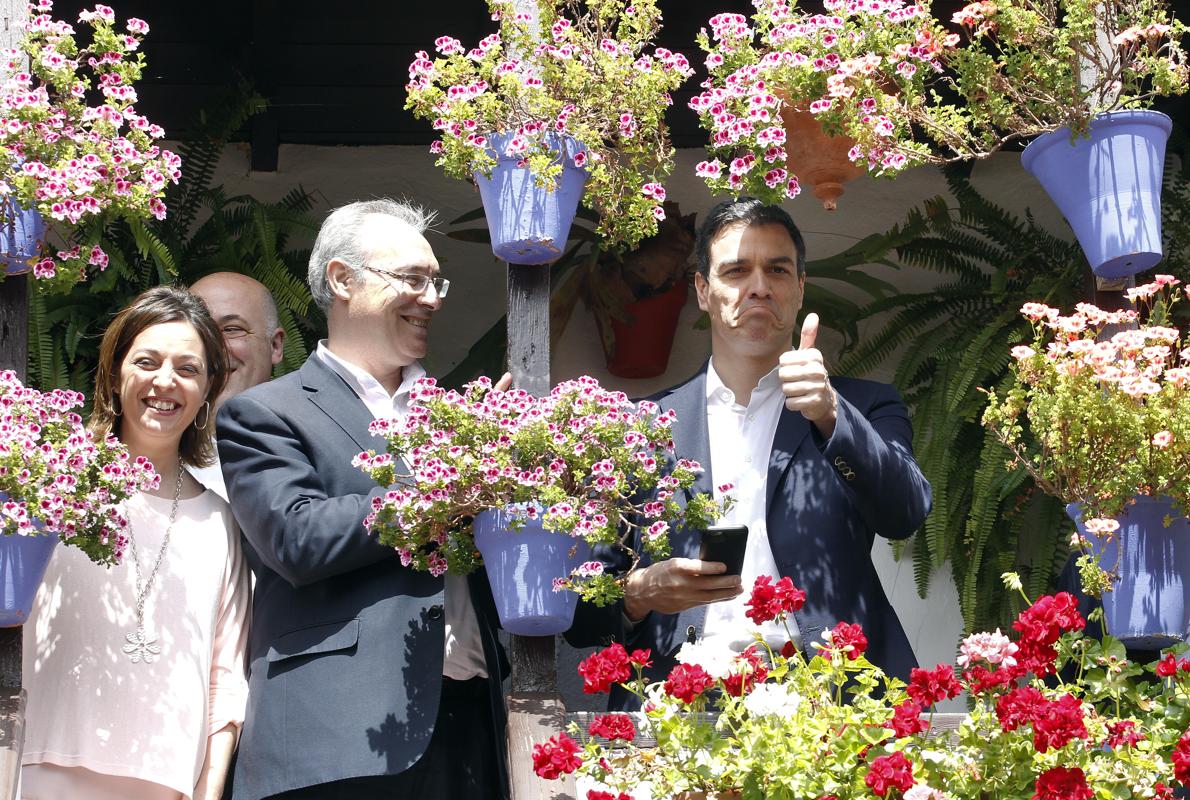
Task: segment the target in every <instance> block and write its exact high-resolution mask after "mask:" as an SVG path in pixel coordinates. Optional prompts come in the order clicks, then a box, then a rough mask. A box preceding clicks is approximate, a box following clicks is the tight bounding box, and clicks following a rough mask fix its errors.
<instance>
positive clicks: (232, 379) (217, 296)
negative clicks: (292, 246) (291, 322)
mask: <svg viewBox="0 0 1190 800" xmlns="http://www.w3.org/2000/svg"><path fill="white" fill-rule="evenodd" d="M190 292H191V293H192V294H196V295H198V296H199V297H201V298H202V300H203V302H205V303H206V304H207V308H208V309H209V310H210V312H211V316H212V317H214V319H215V323H216V324H217V325H218V326H219V330H221V331H222V332H223V341H224V343H225V344H226V345H227V356H228V363H229V365H230V366H231V374H230V375H229V376H228V378H227V384H226V385H225V386H224V387H223V391H222V393H220V395H219V397H218V398H216V400H215V408H214V411H218V410H219V406H221V405H223V403H225V402H227V400H228V399H230V398H232V397H235V396H236V395H237V394H239V393H240V392H242V391H244V390H245V389H247V388H250V387H252V386H255V385H256V384H258V383H264V382H265V381H267V380H268V379H269V378H271V377H272V375H273V367H275V366H276V365H277V364H280V363H281V357H282V355H283V354H284V350H285V329H284V328H282V327H281V323H280V320H279V319H278V316H277V304H276V303H275V302H274V301H273V296H272V294H270V293H269V290H268V288H266V287H265V285H264V284H263V283H261V282H260V281H258V280H256V279H255V278H249V277H248V276H247V275H241V274H240V273H238V272H215V273H212V274H210V275H207V276H205V277H203V278H199V279H198V280H197V281H195V282H194V283H193V284H191V285H190Z"/></svg>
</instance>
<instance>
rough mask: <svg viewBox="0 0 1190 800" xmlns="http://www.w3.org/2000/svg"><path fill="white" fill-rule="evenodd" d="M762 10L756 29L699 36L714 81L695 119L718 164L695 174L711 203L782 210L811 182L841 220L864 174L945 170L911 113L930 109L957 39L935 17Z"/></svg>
mask: <svg viewBox="0 0 1190 800" xmlns="http://www.w3.org/2000/svg"><path fill="white" fill-rule="evenodd" d="M754 5H755V6H756V14H755V15H753V17H752V24H749V22H748V20H747V19H746V18H745V17H744V16H743V15H742V14H735V13H725V14H717V15H715V16H714V17H712V18H711V20H710V26H711V30H710V33H709V34H708V33H707V31H706V30H705V29H704V30H703V31H702V32H700V33H699V35H698V44H699V46H700V47H701V48H702V50H703V51H704V52H705V53H706V66H707V72H708V74H709V77H708V79H707V81H706V83H704V84H703V87H704V90H705V91H703V92H702V93H701V94H698V95H696V96H695V97H694V98H692V99H691V100H690V107H691V108H692V109H693V110H694V111H695V112H697V113H698V115H699V119H700V121H701V123H702V126H703V128H705V129H706V130H707V132H708V134H709V135H710V142H709V144H708V145H707V150H708V152H709V153H710V155H711V158H709V159H708V160H706V161H703V162H701V163H699V164H698V166H697V168H696V173H697V174H698V175H699V176H700V177H702V178H703V179H704V180H706V182H707V185H708V186H709V187H710V188H711V190H712V191H715V192H731V193H732V194H750V195H754V196H756V197H760V198H761V199H763V200H764V201H765V202H768V203H772V204H779V203H781V202H782V201H784V200H785V199H787V198H792V197H796V196H797V195H798V194H799V193H800V191H801V183H802V182H807V183H810V184H811V185H814V186H815V190H814V191H815V194H816V196H818V197H819V199H820V200H822V201H823V205H824V206H825V207H827V208H828V209H833V208H834V206H835V202H836V200H837V198H838V197H839V195H841V194H842V192H843V188H842V185H841V184H842V183H843V182H844V181H846V180H849V179H850V178H853V177H855V176H856V175H859V174H862V173H863V172H864V171H866V172H868V173H869V174H872V175H886V176H894V175H896V174H898V173H899V172H901V171H902V170H904V169H906V168H908V167H911V166H914V165H916V164H919V163H923V162H925V161H935V160H937V159H936V157H935V156H934V154H933V153H932V152H931V150H930V149H929V146H928V144H927V143H926V142H922V141H918V140H917V139H918V138H919V137H917V134H916V133H915V132H914V130H913V129H912V126H911V120H910V118H909V115H908V109H912V108H915V107H917V106H919V105H922V104H923V103H925V102H926V98H927V95H928V92H929V88H930V86H931V85H933V84H934V83H936V82H937V81H938V80H939V79H938V75H939V73H941V71H942V68H943V65H944V63H945V61H944V59H945V57H946V54H947V53H948V52H949V51H950V50H951V49H953V47H954V46H955V45H956V44H957V42H958V36H957V35H956V34H953V33H948V32H947V31H945V30H944V29H943V28H942V26H941V25H940V24H939V23H938V22H937V21H936V20H935V19H934V18H933V17H931V16H930V14H929V12H928V10H927V6H923V5H921V4H909V3H905V2H902V1H901V0H882V1H881V2H877V3H860V2H850V1H849V0H825V2H824V3H823V6H824V8H825V10H826V13H825V14H818V13H811V12H810V11H806V10H802V9H800V8H798V7H797V6H796V5H795V4H793V3H789V2H787V0H755V2H754ZM783 123H784V124H783ZM795 148H798V149H800V153H799V152H798V151H797V150H795ZM795 156H797V157H795ZM799 158H800V160H799Z"/></svg>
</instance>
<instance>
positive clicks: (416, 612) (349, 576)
mask: <svg viewBox="0 0 1190 800" xmlns="http://www.w3.org/2000/svg"><path fill="white" fill-rule="evenodd" d="M431 219H432V215H430V214H428V213H427V212H425V211H424V210H423V209H421V208H419V207H417V206H414V205H411V204H409V203H397V202H394V201H391V200H376V201H369V202H363V203H353V204H351V205H349V206H345V207H343V208H340V209H337V210H336V211H334V212H332V213H331V215H330V216H329V217H328V218H327V220H326V221H325V222H324V223H323V225H322V229H321V230H320V231H319V233H318V237H317V239H316V241H315V243H314V248H313V250H312V252H311V254H310V271H309V278H308V279H309V284H310V291H311V293H312V295H313V297H314V301H315V302H316V303H318V305H319V306H320V307H321V308H322V309H324V310H325V311H326V316H327V329H328V334H327V338H326V339H325V340H323V341H322V342H320V343H319V345H318V349H317V351H316V352H314V353H313V354H311V356H310V358H309V359H308V360H307V361H306V363H305V364H304V365H303V366H302V367H301V369H299V370H298V371H297V372H294V373H291V374H289V375H286V376H284V377H282V378H278V379H277V380H275V381H270V382H268V383H265V384H261V385H260V386H256V387H254V388H252V389H248V390H247V391H245V392H243V393H242V394H240V395H237V396H236V397H234V398H232V399H231V400H230V401H229V402H228V403H227V404H226V405H225V406H224V407H223V409H222V410H221V411H220V412H219V416H218V419H217V431H218V438H219V454H220V456H221V458H222V460H223V471H224V476H225V478H226V480H227V488H228V493H229V495H230V500H231V507H232V510H233V511H234V512H235V515H236V519H237V520H238V522H239V524H240V528H241V529H242V530H243V532H244V538H245V542H246V547H245V551H246V553H247V556H248V559H249V563H250V564H251V566H252V570H253V573H254V574H255V576H256V595H255V599H254V603H253V614H252V627H251V633H250V637H249V660H250V665H249V694H248V711H247V715H246V717H245V722H244V730H243V733H242V735H241V738H240V746H239V755H238V760H237V764H236V768H235V772H234V783H233V789H232V797H233V800H258V798H264V797H271V798H278V799H280V798H284V799H285V800H297V799H298V798H304V799H306V800H309V799H311V798H320V799H325V798H352V800H368V799H369V798H419V799H420V798H429V799H431V800H432V799H433V798H441V799H442V800H453V798H461V797H466V798H480V799H481V800H483V799H485V798H490V799H491V800H505V798H507V797H508V781H507V776H506V774H505V769H506V767H505V755H504V749H505V748H504V742H505V738H504V737H505V733H504V700H503V697H502V695H501V681H502V677H503V675H504V674H506V672H507V661H506V660H505V658H504V654H503V652H502V650H501V649H500V645H499V643H498V641H497V639H496V622H495V620H496V613H495V607H494V604H493V602H492V597H491V591H490V590H489V589H488V586H487V580H486V578H485V577H484V576H483V575H481V574H480V575H471V576H469V578H465V577H459V576H444V577H434V576H431V575H429V574H426V573H422V572H414V571H412V570H411V569H408V568H407V567H404V566H402V565H401V561H400V558H399V557H398V556H397V554H396V553H395V552H394V551H393V550H392V549H391V548H386V547H382V546H381V545H379V544H378V543H377V542H376V540H375V537H373V536H371V535H370V534H369V533H368V532H367V531H366V530H365V528H364V526H363V519H364V517H365V516H367V515H368V514H369V513H371V510H372V502H373V501H374V500H375V499H377V498H379V497H381V496H382V495H383V494H384V493H385V492H386V491H387V487H377V486H375V485H374V484H373V483H372V481H371V479H370V478H368V477H367V476H366V475H365V474H364V473H363V472H361V471H360V470H359V469H357V468H355V467H353V466H352V463H351V462H352V459H353V457H354V456H355V455H356V454H358V453H359V452H360V451H363V450H368V449H381V448H383V446H384V442H383V440H381V439H377V438H373V437H372V436H371V435H370V433H369V430H368V426H369V425H370V424H371V423H372V421H373V420H375V419H378V418H381V417H393V416H397V417H399V416H401V415H403V414H406V413H408V410H409V396H410V390H411V389H412V388H413V384H414V382H415V381H416V380H417V379H418V378H420V377H421V376H423V375H424V374H425V371H424V370H423V369H422V367H421V365H420V364H419V363H418V361H419V359H421V358H422V357H423V356H425V354H426V350H427V345H428V340H429V331H430V323H431V320H432V319H433V317H434V315H435V313H436V312H437V311H438V309H439V308H441V306H442V301H443V298H444V297H445V296H446V294H447V291H448V290H449V288H450V284H449V282H448V281H447V280H446V279H445V278H443V277H441V275H439V268H438V260H437V258H436V257H435V256H434V251H433V250H432V249H431V247H430V244H429V242H427V241H426V239H425V236H424V235H423V233H424V231H425V230H426V228H427V227H428V225H429V223H430V221H431ZM508 382H509V378H508V377H507V376H506V377H505V378H504V379H502V382H501V384H500V386H501V387H506V386H507V384H508Z"/></svg>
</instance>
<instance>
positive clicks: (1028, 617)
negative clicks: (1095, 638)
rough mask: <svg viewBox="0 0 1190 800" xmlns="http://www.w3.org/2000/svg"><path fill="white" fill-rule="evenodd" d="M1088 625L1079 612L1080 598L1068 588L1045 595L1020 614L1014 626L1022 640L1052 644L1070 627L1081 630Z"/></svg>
mask: <svg viewBox="0 0 1190 800" xmlns="http://www.w3.org/2000/svg"><path fill="white" fill-rule="evenodd" d="M1086 626H1087V623H1086V620H1084V619H1083V616H1082V614H1080V613H1078V600H1076V599H1075V598H1074V595H1072V594H1070V593H1068V592H1058V593H1057V594H1055V595H1044V596H1042V597H1039V598H1037V602H1036V603H1034V604H1033V605H1031V606H1029V607H1028V608H1026V609H1025V610H1024V611H1022V612H1021V614H1020V616H1019V617H1017V619H1016V622H1014V623H1012V627H1013V628H1014V629H1015V630H1017V631H1019V632H1020V634H1021V640H1022V642H1037V643H1041V644H1047V645H1049V644H1053V643H1054V642H1056V641H1058V637H1059V636H1061V635H1062V634H1063V633H1065V632H1067V631H1081V630H1082V629H1083V628H1085V627H1086Z"/></svg>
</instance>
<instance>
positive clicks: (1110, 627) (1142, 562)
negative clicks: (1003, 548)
mask: <svg viewBox="0 0 1190 800" xmlns="http://www.w3.org/2000/svg"><path fill="white" fill-rule="evenodd" d="M1133 501H1134V502H1133V503H1132V504H1130V505H1129V506H1128V508H1127V509H1126V510H1125V512H1124V513H1123V514H1121V515H1120V516H1119V517H1117V518H1116V519H1117V521H1118V522H1119V523H1120V529H1119V530H1118V531H1116V534H1115V538H1113V539H1112V540H1111V541H1110V542H1107V543H1106V544H1105V543H1104V542H1102V541H1100V540H1099V538H1098V537H1096V536H1094V535H1089V534H1088V533H1087V531H1086V528H1085V527H1084V526H1083V520H1082V514H1081V506H1080V504H1078V503H1071V504H1070V505H1068V506H1066V513H1067V514H1068V515H1069V516H1070V518H1071V519H1073V520H1074V523H1075V526H1076V527H1077V528H1078V532H1079V533H1080V534H1081V535H1082V536H1084V537H1085V538H1086V539H1087V541H1089V542H1090V543H1091V550H1092V552H1093V553H1094V554H1095V556H1096V557H1097V558H1098V560H1099V564H1100V566H1102V567H1103V568H1104V569H1107V570H1111V569H1117V570H1118V571H1119V576H1120V579H1119V581H1118V582H1116V583H1115V584H1114V587H1113V589H1112V591H1110V592H1105V593H1104V595H1103V598H1102V600H1103V614H1104V622H1105V624H1106V626H1107V632H1108V633H1109V634H1111V635H1112V636H1114V637H1116V638H1117V639H1119V640H1120V641H1122V642H1123V643H1124V644H1126V645H1127V646H1129V647H1135V648H1138V649H1142V650H1156V649H1159V648H1163V647H1168V646H1169V645H1172V644H1176V643H1178V642H1181V641H1185V640H1186V631H1187V627H1188V625H1190V519H1188V518H1187V517H1185V516H1184V515H1183V514H1182V513H1181V512H1180V511H1178V510H1177V509H1176V508H1175V507H1174V504H1173V500H1171V499H1170V498H1169V497H1147V496H1144V495H1138V496H1136V497H1134V498H1133ZM1166 517H1170V518H1171V519H1172V524H1170V525H1169V526H1168V527H1166V525H1165V519H1166Z"/></svg>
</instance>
